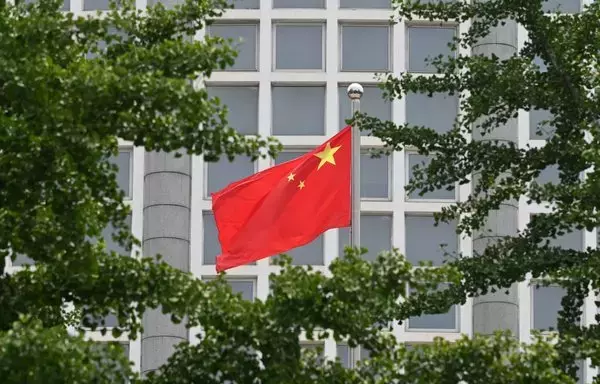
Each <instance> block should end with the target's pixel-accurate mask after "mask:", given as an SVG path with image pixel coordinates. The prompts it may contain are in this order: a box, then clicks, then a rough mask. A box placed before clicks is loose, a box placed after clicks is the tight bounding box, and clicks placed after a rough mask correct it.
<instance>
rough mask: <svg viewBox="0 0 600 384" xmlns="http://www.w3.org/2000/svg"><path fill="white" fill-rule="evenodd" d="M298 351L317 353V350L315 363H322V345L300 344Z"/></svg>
mask: <svg viewBox="0 0 600 384" xmlns="http://www.w3.org/2000/svg"><path fill="white" fill-rule="evenodd" d="M300 349H301V350H303V351H308V350H311V351H317V350H318V355H317V361H318V362H322V361H323V359H324V355H323V353H324V352H325V351H324V348H323V345H322V344H302V345H300Z"/></svg>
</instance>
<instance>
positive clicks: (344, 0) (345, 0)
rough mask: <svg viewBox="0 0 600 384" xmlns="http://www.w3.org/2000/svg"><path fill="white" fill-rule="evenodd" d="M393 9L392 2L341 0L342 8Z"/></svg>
mask: <svg viewBox="0 0 600 384" xmlns="http://www.w3.org/2000/svg"><path fill="white" fill-rule="evenodd" d="M391 7H392V2H391V1H390V0H340V8H358V9H361V8H362V9H365V8H383V9H388V8H391Z"/></svg>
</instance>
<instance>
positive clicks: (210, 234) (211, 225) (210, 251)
mask: <svg viewBox="0 0 600 384" xmlns="http://www.w3.org/2000/svg"><path fill="white" fill-rule="evenodd" d="M202 222H203V224H204V239H203V243H204V249H203V252H202V253H203V255H204V257H203V260H202V263H203V264H205V265H215V264H216V261H217V256H219V255H220V254H221V244H220V243H219V233H218V232H217V226H216V224H215V216H214V215H213V213H212V212H202Z"/></svg>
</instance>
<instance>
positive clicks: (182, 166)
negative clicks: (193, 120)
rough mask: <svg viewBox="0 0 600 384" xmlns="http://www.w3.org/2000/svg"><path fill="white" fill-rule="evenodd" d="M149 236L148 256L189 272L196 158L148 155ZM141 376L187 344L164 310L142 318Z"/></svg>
mask: <svg viewBox="0 0 600 384" xmlns="http://www.w3.org/2000/svg"><path fill="white" fill-rule="evenodd" d="M144 168H145V169H144V237H143V252H144V256H146V257H154V256H156V255H157V254H160V255H161V256H162V261H164V262H166V263H168V264H169V265H171V266H172V267H175V268H178V269H181V270H182V271H186V272H187V271H189V269H190V199H191V157H190V156H187V155H184V156H182V157H179V158H176V157H175V155H174V154H172V153H165V152H146V155H145V167H144ZM143 326H144V332H143V334H142V364H141V365H142V366H141V370H142V374H146V373H148V372H150V371H153V370H155V369H157V368H158V367H160V366H161V365H163V364H164V363H165V362H166V361H167V359H168V358H169V356H171V354H172V353H173V351H174V348H175V346H176V345H177V344H178V343H180V342H182V341H187V340H188V331H187V329H186V328H185V326H184V324H183V323H180V324H173V323H172V322H171V320H170V317H169V316H168V315H163V314H162V312H161V309H160V308H158V309H155V310H149V311H147V312H146V313H145V314H144V317H143Z"/></svg>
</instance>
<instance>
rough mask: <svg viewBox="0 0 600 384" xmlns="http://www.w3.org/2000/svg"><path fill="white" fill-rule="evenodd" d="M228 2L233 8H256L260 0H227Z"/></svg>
mask: <svg viewBox="0 0 600 384" xmlns="http://www.w3.org/2000/svg"><path fill="white" fill-rule="evenodd" d="M229 4H231V5H233V8H235V9H258V8H259V7H260V0H229Z"/></svg>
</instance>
